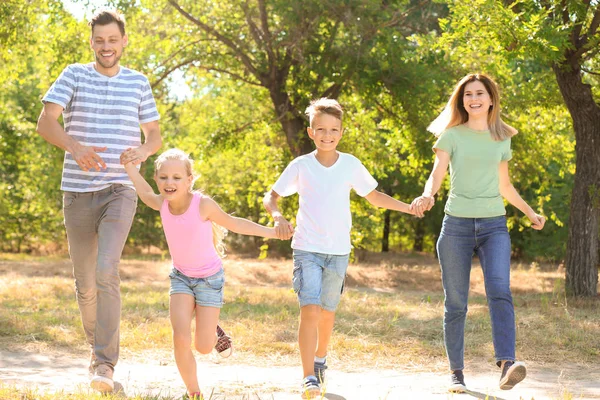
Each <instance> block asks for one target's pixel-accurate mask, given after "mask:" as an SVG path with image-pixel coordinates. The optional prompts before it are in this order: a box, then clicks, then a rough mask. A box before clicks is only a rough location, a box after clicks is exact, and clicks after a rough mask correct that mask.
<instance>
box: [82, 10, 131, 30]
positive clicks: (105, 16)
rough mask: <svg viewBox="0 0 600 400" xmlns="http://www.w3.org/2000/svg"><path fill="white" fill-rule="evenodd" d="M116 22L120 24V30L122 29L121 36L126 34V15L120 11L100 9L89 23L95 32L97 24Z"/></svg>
mask: <svg viewBox="0 0 600 400" xmlns="http://www.w3.org/2000/svg"><path fill="white" fill-rule="evenodd" d="M113 22H114V23H116V24H117V25H118V26H119V30H120V31H121V36H125V17H123V15H122V14H121V13H119V12H118V11H108V10H104V11H100V12H98V13H96V15H94V16H93V17H92V19H91V20H90V22H88V25H89V26H91V27H92V33H93V32H94V26H96V25H101V26H104V25H108V24H112V23H113Z"/></svg>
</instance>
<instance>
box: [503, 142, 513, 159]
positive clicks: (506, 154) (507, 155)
mask: <svg viewBox="0 0 600 400" xmlns="http://www.w3.org/2000/svg"><path fill="white" fill-rule="evenodd" d="M503 144H504V146H503V147H502V161H509V160H510V159H512V150H511V148H510V147H511V146H510V144H511V141H510V138H508V139H506V140H505V141H504V143H503Z"/></svg>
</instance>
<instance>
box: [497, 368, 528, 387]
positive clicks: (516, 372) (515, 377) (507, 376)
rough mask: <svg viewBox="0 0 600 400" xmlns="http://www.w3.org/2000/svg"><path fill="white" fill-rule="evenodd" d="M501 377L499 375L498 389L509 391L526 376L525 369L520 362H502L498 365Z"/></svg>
mask: <svg viewBox="0 0 600 400" xmlns="http://www.w3.org/2000/svg"><path fill="white" fill-rule="evenodd" d="M500 368H501V369H502V375H500V389H502V390H510V389H512V388H513V387H514V386H515V385H516V384H517V383H519V382H521V381H522V380H523V379H525V376H527V368H526V367H525V364H524V363H522V362H515V361H502V364H500Z"/></svg>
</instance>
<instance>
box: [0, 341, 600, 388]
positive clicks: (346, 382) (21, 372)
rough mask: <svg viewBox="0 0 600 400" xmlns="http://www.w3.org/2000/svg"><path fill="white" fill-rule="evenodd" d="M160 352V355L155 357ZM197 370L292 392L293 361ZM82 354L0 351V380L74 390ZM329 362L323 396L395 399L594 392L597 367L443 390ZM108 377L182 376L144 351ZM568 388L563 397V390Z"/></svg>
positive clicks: (166, 384)
mask: <svg viewBox="0 0 600 400" xmlns="http://www.w3.org/2000/svg"><path fill="white" fill-rule="evenodd" d="M159 358H160V357H159ZM197 359H198V375H199V377H200V379H201V382H202V387H203V390H204V393H205V394H209V393H211V391H213V390H214V392H213V397H212V399H213V400H253V399H261V400H288V399H294V400H298V399H299V398H300V396H299V395H298V383H299V381H298V376H299V375H300V369H299V368H298V367H288V366H285V367H278V366H276V365H266V366H263V367H258V366H255V365H243V364H239V363H238V362H236V357H235V354H234V356H232V357H231V358H229V359H226V360H222V359H219V358H217V357H216V356H212V355H211V356H206V357H198V358H197ZM86 367H87V361H86V360H85V359H84V358H80V357H74V356H72V355H69V354H60V353H54V354H51V355H49V354H40V353H36V352H28V351H20V352H8V351H0V381H2V382H3V383H6V384H10V385H16V386H29V387H36V388H38V389H39V390H40V391H48V390H49V391H64V392H67V393H68V392H74V391H78V390H84V391H85V390H87V372H86V371H87V370H86ZM336 367H338V368H340V369H341V370H339V369H338V370H336V369H335V368H334V366H333V365H332V368H331V370H330V371H328V375H327V376H328V384H327V388H326V389H327V393H326V395H325V399H328V400H384V399H385V400H400V399H419V400H429V399H465V400H467V399H470V398H475V399H486V396H489V398H490V399H494V398H495V399H498V400H502V399H504V400H513V399H514V400H520V399H524V400H530V399H532V398H534V399H536V400H539V399H571V398H572V399H600V372H599V371H598V370H587V371H582V370H581V368H580V367H577V366H567V367H566V368H565V369H563V370H562V371H558V370H548V369H545V368H543V367H542V366H538V365H532V364H530V365H529V375H528V377H527V379H526V380H525V381H524V382H523V383H522V384H520V385H519V386H517V387H516V388H515V389H513V390H512V391H501V390H499V389H497V379H498V376H497V374H498V371H497V370H494V369H492V368H491V367H490V368H489V369H484V370H481V371H477V372H475V371H466V372H465V374H466V378H467V384H468V385H469V389H470V390H472V392H470V393H468V394H463V395H451V394H448V393H446V392H445V388H446V384H447V377H446V376H445V375H443V374H432V373H423V372H410V371H407V370H390V369H380V370H373V369H365V370H364V371H345V370H343V366H336ZM115 380H116V381H118V382H120V383H121V384H122V385H123V388H124V392H125V394H126V395H127V396H134V395H136V394H154V395H157V394H160V395H163V396H173V398H177V399H179V398H181V397H180V396H181V395H182V394H183V384H182V382H181V380H180V378H179V374H178V373H177V368H176V367H175V364H174V363H173V361H172V360H167V361H164V360H157V359H156V358H154V359H148V360H147V361H146V362H139V361H135V360H129V359H127V358H125V359H123V358H122V359H121V361H120V362H119V365H118V368H117V369H116V372H115ZM567 393H568V394H570V395H572V397H569V396H568V395H565V394H567Z"/></svg>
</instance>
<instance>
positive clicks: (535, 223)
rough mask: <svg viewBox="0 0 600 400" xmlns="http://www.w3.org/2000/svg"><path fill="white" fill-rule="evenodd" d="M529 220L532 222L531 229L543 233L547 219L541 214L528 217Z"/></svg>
mask: <svg viewBox="0 0 600 400" xmlns="http://www.w3.org/2000/svg"><path fill="white" fill-rule="evenodd" d="M527 218H529V220H530V221H531V227H532V228H533V229H535V230H536V231H541V230H542V228H543V227H544V224H546V217H544V216H543V215H539V214H533V215H528V216H527Z"/></svg>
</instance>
